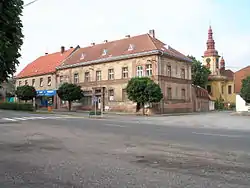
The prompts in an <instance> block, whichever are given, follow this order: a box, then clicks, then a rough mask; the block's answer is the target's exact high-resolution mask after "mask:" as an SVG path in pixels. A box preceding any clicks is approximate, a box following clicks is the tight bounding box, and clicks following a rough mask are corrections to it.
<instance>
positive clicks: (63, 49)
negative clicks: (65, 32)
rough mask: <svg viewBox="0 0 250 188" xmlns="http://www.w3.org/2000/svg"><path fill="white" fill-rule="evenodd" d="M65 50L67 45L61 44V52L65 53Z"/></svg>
mask: <svg viewBox="0 0 250 188" xmlns="http://www.w3.org/2000/svg"><path fill="white" fill-rule="evenodd" d="M64 52H65V47H64V46H61V54H63V53H64Z"/></svg>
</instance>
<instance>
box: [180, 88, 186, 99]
mask: <svg viewBox="0 0 250 188" xmlns="http://www.w3.org/2000/svg"><path fill="white" fill-rule="evenodd" d="M181 98H182V99H185V98H186V90H185V89H181Z"/></svg>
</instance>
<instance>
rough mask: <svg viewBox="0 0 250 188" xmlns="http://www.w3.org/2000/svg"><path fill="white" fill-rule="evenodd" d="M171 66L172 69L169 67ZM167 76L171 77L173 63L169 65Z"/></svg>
mask: <svg viewBox="0 0 250 188" xmlns="http://www.w3.org/2000/svg"><path fill="white" fill-rule="evenodd" d="M169 68H170V69H169ZM167 76H168V77H171V76H172V66H171V65H167Z"/></svg>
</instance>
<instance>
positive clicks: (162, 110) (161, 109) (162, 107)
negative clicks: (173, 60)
mask: <svg viewBox="0 0 250 188" xmlns="http://www.w3.org/2000/svg"><path fill="white" fill-rule="evenodd" d="M159 52H160V55H159V56H158V76H157V77H158V80H157V81H158V84H159V85H160V88H162V87H161V82H160V77H159V75H160V66H161V57H162V56H163V55H164V52H162V51H161V50H159ZM160 105H161V106H160V109H159V110H160V112H161V114H164V97H163V99H162V100H161V103H160Z"/></svg>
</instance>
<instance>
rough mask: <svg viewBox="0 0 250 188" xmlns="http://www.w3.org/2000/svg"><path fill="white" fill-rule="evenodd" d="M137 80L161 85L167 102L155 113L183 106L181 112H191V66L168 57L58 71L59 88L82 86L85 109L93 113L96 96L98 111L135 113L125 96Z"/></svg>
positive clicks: (83, 106) (132, 104)
mask: <svg viewBox="0 0 250 188" xmlns="http://www.w3.org/2000/svg"><path fill="white" fill-rule="evenodd" d="M135 76H149V77H151V78H152V79H153V80H154V81H155V82H156V83H159V85H160V87H161V89H162V92H163V94H164V100H163V102H162V103H161V104H158V105H155V110H156V112H159V113H165V112H169V111H171V110H170V109H169V107H170V106H171V105H170V104H172V105H173V104H177V103H179V104H183V103H184V106H183V105H182V106H179V110H180V111H191V110H190V109H188V110H187V106H188V107H191V108H192V105H190V104H189V103H191V100H192V99H191V98H192V93H191V92H192V91H191V63H187V62H181V61H179V60H175V59H171V58H167V57H165V56H158V55H151V56H144V57H137V58H132V59H126V60H120V61H113V62H106V63H100V64H91V65H86V66H79V67H74V68H68V69H59V70H58V71H57V83H58V85H57V87H59V86H60V84H61V83H63V82H69V83H76V84H79V85H81V87H82V89H83V91H84V92H85V97H84V99H83V100H82V101H81V102H82V103H83V105H82V106H81V108H82V109H92V108H93V105H92V99H93V96H96V97H97V99H98V106H97V108H99V109H101V108H102V109H103V110H114V111H132V112H135V111H136V104H134V103H132V102H131V101H129V100H128V98H127V95H126V92H125V88H126V86H127V82H128V80H129V79H131V78H132V77H135ZM59 103H60V102H59ZM187 104H188V105H187ZM62 106H63V105H62V104H61V107H62Z"/></svg>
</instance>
